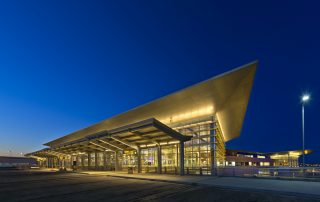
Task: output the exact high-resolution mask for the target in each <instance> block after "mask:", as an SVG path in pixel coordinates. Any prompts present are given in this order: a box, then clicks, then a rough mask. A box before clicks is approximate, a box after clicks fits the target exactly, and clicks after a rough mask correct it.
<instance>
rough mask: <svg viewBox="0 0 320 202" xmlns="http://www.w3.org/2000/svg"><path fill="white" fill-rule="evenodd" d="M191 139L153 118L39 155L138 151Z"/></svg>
mask: <svg viewBox="0 0 320 202" xmlns="http://www.w3.org/2000/svg"><path fill="white" fill-rule="evenodd" d="M190 139H191V137H190V136H184V135H182V134H180V133H179V132H177V131H175V130H173V129H171V128H170V127H168V126H166V125H165V124H163V123H161V122H160V121H158V120H156V119H154V118H151V119H147V120H143V121H140V122H137V123H133V124H129V125H126V126H122V127H119V128H115V129H113V130H110V131H101V132H98V133H96V134H92V135H89V136H86V137H85V138H81V139H78V140H75V141H72V142H68V143H64V144H59V145H56V146H53V147H51V149H50V150H46V151H45V152H38V154H43V153H44V154H45V155H46V154H51V153H54V152H57V154H59V153H62V154H72V153H75V152H101V151H118V150H137V149H138V147H148V146H151V145H160V144H171V143H179V142H185V141H188V140H190Z"/></svg>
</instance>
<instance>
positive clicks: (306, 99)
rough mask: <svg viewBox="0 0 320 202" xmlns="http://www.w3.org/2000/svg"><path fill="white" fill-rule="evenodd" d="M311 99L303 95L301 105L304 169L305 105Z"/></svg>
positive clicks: (303, 164)
mask: <svg viewBox="0 0 320 202" xmlns="http://www.w3.org/2000/svg"><path fill="white" fill-rule="evenodd" d="M309 99H310V96H309V95H307V94H306V95H303V96H302V97H301V105H302V167H303V168H304V166H305V163H304V105H305V104H306V103H307V102H308V100H309Z"/></svg>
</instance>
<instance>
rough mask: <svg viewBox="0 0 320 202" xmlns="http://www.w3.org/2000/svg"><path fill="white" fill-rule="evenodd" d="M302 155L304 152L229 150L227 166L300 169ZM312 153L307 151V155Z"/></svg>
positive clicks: (227, 151) (227, 152)
mask: <svg viewBox="0 0 320 202" xmlns="http://www.w3.org/2000/svg"><path fill="white" fill-rule="evenodd" d="M302 153H303V152H302V150H295V151H282V152H270V153H263V152H252V151H243V150H232V149H227V150H226V166H258V167H268V166H275V167H279V166H280V167H299V157H300V156H301V155H302ZM310 153H312V151H311V150H305V154H310Z"/></svg>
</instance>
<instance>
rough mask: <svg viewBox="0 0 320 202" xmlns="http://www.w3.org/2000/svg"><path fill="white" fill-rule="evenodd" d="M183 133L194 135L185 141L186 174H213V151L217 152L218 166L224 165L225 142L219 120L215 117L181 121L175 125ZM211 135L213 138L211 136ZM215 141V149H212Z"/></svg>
mask: <svg viewBox="0 0 320 202" xmlns="http://www.w3.org/2000/svg"><path fill="white" fill-rule="evenodd" d="M174 129H176V130H177V131H179V132H180V133H181V134H183V135H188V136H192V139H191V140H190V141H187V142H185V143H184V144H185V147H184V148H185V154H184V158H185V165H184V166H185V173H186V174H200V175H202V174H203V175H210V174H211V165H212V162H211V152H215V156H216V164H217V166H221V165H224V159H225V144H224V141H223V137H222V133H221V130H220V127H219V123H218V121H217V120H216V119H215V118H213V117H207V118H204V119H199V120H194V121H192V122H188V123H180V124H179V126H177V127H175V128H174ZM210 137H211V138H210ZM210 141H214V142H213V144H215V150H214V149H211V146H210V144H211V142H210Z"/></svg>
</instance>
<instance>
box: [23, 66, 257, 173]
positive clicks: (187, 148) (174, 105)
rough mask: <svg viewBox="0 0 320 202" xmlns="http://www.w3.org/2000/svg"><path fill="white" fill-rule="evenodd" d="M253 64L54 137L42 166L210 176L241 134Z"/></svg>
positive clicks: (42, 154) (36, 154)
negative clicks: (228, 147) (232, 142)
mask: <svg viewBox="0 0 320 202" xmlns="http://www.w3.org/2000/svg"><path fill="white" fill-rule="evenodd" d="M256 66H257V62H252V63H249V64H246V65H244V66H242V67H239V68H236V69H233V70H231V71H229V72H226V73H224V74H221V75H218V76H215V77H212V78H210V79H208V80H205V81H203V82H200V83H198V84H195V85H193V86H191V87H188V88H185V89H182V90H180V91H178V92H175V93H172V94H169V95H167V96H165V97H162V98H159V99H157V100H155V101H152V102H150V103H147V104H145V105H142V106H139V107H136V108H134V109H132V110H129V111H127V112H125V113H122V114H119V115H117V116H114V117H111V118H109V119H106V120H104V121H102V122H99V123H97V124H94V125H92V126H89V127H87V128H84V129H81V130H79V131H75V132H73V133H71V134H68V135H66V136H63V137H61V138H58V139H56V140H53V141H51V142H48V143H46V144H45V146H47V147H46V148H44V149H42V150H39V151H35V152H32V153H29V154H28V156H31V157H34V158H36V159H37V160H38V162H39V165H40V166H41V167H49V168H61V167H63V168H73V169H79V170H110V171H128V172H134V173H135V172H137V173H172V174H180V175H184V174H204V175H205V174H207V175H215V174H216V172H217V168H218V167H219V166H225V165H226V148H225V142H227V141H229V140H232V139H234V138H237V137H239V136H240V132H241V128H242V124H243V120H244V117H245V113H246V109H247V105H248V102H249V97H250V93H251V89H252V85H253V80H254V75H255V71H256Z"/></svg>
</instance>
